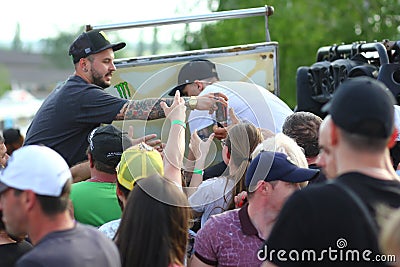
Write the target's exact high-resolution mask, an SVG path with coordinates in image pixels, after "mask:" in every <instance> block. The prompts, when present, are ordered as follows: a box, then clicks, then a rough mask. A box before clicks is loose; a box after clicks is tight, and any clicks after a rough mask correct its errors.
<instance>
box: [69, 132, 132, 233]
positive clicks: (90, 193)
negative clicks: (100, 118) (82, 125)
mask: <svg viewBox="0 0 400 267" xmlns="http://www.w3.org/2000/svg"><path fill="white" fill-rule="evenodd" d="M88 142H89V146H88V147H87V154H88V158H89V166H90V176H91V178H90V179H88V180H86V181H82V182H79V183H74V184H72V190H71V200H72V203H73V206H74V214H75V219H76V220H77V221H78V222H81V223H84V224H90V225H93V226H95V227H99V226H100V225H103V224H104V223H106V222H109V221H111V220H115V219H117V218H120V217H121V209H120V207H119V205H118V201H117V197H116V195H115V190H116V181H117V171H116V168H117V165H118V164H119V162H120V160H121V155H122V152H123V150H124V148H128V147H130V140H129V138H128V137H127V136H126V135H123V133H122V132H121V131H120V130H119V129H118V128H116V127H115V126H113V125H105V126H100V127H98V128H96V129H94V130H93V131H92V132H91V133H90V134H89V136H88Z"/></svg>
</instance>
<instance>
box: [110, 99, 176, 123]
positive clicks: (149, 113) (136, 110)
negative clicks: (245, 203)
mask: <svg viewBox="0 0 400 267" xmlns="http://www.w3.org/2000/svg"><path fill="white" fill-rule="evenodd" d="M173 100H174V99H173V98H160V99H157V98H149V99H143V100H131V101H129V102H127V103H126V104H125V105H124V106H123V107H122V109H121V110H120V112H119V113H118V115H117V116H116V120H123V119H126V120H155V119H160V118H165V114H164V110H163V109H162V107H161V105H160V102H162V101H164V102H165V103H166V104H167V105H168V106H170V105H171V104H172V102H173Z"/></svg>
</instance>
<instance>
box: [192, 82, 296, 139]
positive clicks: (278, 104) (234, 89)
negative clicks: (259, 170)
mask: <svg viewBox="0 0 400 267" xmlns="http://www.w3.org/2000/svg"><path fill="white" fill-rule="evenodd" d="M216 92H220V93H223V94H225V95H226V96H227V97H228V106H229V107H232V108H233V109H234V111H235V113H236V115H237V116H238V117H239V118H240V119H241V120H243V121H247V122H251V123H253V124H254V125H255V126H257V127H260V128H264V129H268V130H271V131H272V132H274V133H279V132H282V125H283V123H284V122H285V119H286V117H287V116H289V115H291V114H292V113H293V110H291V109H290V107H289V106H288V105H287V104H286V103H285V102H283V101H282V100H281V99H280V98H279V97H277V96H276V95H274V94H273V93H271V92H269V91H268V90H267V89H265V88H263V87H261V86H259V85H256V84H253V83H248V82H226V81H223V82H217V83H213V84H211V85H208V86H207V87H206V88H204V90H203V91H202V92H201V93H200V94H199V95H200V96H201V95H204V94H207V93H216ZM214 122H215V112H214V113H213V114H211V115H210V114H209V113H208V111H207V110H193V111H191V112H190V115H189V128H190V132H193V131H194V130H196V129H197V130H201V129H203V128H206V127H208V126H210V125H212V124H214ZM229 123H230V118H229V114H228V124H229Z"/></svg>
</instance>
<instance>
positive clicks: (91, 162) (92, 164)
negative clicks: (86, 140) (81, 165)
mask: <svg viewBox="0 0 400 267" xmlns="http://www.w3.org/2000/svg"><path fill="white" fill-rule="evenodd" d="M88 160H89V167H90V168H94V163H93V158H92V154H90V153H88Z"/></svg>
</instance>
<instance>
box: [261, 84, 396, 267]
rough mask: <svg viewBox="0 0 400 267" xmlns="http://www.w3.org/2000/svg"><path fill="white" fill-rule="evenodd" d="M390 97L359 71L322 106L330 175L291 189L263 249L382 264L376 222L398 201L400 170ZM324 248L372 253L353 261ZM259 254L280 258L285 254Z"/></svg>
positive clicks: (323, 149) (322, 260) (323, 160)
mask: <svg viewBox="0 0 400 267" xmlns="http://www.w3.org/2000/svg"><path fill="white" fill-rule="evenodd" d="M394 103H395V100H394V97H393V95H392V94H391V93H390V91H389V90H388V89H387V88H386V86H385V85H384V84H383V83H381V82H380V81H377V80H375V79H373V78H370V77H366V76H362V77H356V78H350V79H348V80H346V81H344V82H343V83H342V84H341V85H340V86H339V87H338V88H337V91H336V92H335V93H334V95H333V98H332V100H331V101H330V102H329V103H328V104H327V105H326V106H324V107H323V110H324V111H326V112H328V113H329V115H328V116H327V117H326V118H325V119H324V121H323V122H322V124H321V127H320V137H319V146H320V154H319V160H318V162H317V164H319V165H320V166H321V167H322V168H323V169H329V170H330V172H329V175H328V177H330V178H333V177H332V176H336V178H334V179H333V180H332V181H331V182H330V183H327V184H320V185H315V186H310V187H307V188H305V189H304V190H301V191H300V192H297V193H295V194H293V195H292V196H291V197H290V198H289V200H288V201H287V202H286V204H285V206H284V207H283V209H282V211H281V213H280V216H279V218H278V221H277V223H276V224H275V226H274V228H273V229H272V232H271V235H270V237H269V239H268V240H267V241H266V243H265V245H266V247H268V250H273V249H277V248H279V249H284V250H288V251H289V250H290V249H292V248H296V250H297V252H298V253H300V254H302V253H303V252H304V251H306V250H307V251H309V250H313V251H314V252H315V253H316V258H317V259H319V260H312V259H304V258H303V259H301V260H299V261H296V260H293V259H289V260H288V261H285V263H284V264H283V265H284V266H303V265H304V266H321V265H325V264H330V265H331V266H333V265H332V264H334V266H349V265H352V266H354V265H355V264H356V265H357V266H358V265H359V266H369V265H371V266H372V265H373V266H385V265H384V263H382V262H381V263H379V262H376V261H375V259H376V257H377V255H378V254H380V251H379V246H378V237H379V232H380V228H381V223H382V222H383V221H384V218H386V216H388V215H389V213H390V212H391V210H392V209H396V208H399V207H400V182H399V177H398V176H397V175H396V173H395V172H394V169H393V167H392V164H391V162H390V158H389V148H390V147H391V146H392V145H393V143H394V140H395V139H396V137H397V131H396V129H395V127H394V107H393V104H394ZM329 248H333V249H337V250H338V251H339V250H342V252H343V255H345V254H346V253H347V255H348V251H349V250H350V249H351V250H352V251H358V253H359V255H361V254H362V253H363V251H370V253H369V254H368V255H367V256H365V255H366V254H364V255H363V256H362V257H361V256H360V257H359V258H358V260H356V261H354V259H353V260H352V259H351V258H349V257H342V258H339V257H336V258H332V257H329V256H328V255H323V254H321V253H323V251H324V250H325V249H329ZM265 259H266V260H267V261H270V262H273V263H274V264H276V265H279V266H281V264H282V262H283V261H284V259H283V258H278V257H276V255H275V256H272V255H266V258H265ZM265 266H274V265H271V264H270V263H266V264H265Z"/></svg>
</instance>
